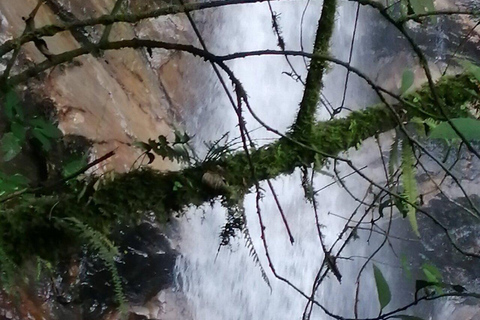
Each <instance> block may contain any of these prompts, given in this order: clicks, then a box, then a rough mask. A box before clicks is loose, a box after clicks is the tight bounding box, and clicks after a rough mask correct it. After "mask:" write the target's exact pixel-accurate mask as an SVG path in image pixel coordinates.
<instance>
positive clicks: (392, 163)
mask: <svg viewBox="0 0 480 320" xmlns="http://www.w3.org/2000/svg"><path fill="white" fill-rule="evenodd" d="M398 141H399V139H398V134H396V135H395V140H394V141H393V143H392V146H391V147H390V155H389V157H388V174H389V175H390V178H391V177H393V174H394V173H395V167H396V165H397V163H398Z"/></svg>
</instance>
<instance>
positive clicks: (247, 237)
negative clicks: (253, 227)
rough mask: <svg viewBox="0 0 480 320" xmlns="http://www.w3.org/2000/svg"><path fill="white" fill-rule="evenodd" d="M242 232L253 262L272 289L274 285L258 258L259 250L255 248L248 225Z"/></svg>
mask: <svg viewBox="0 0 480 320" xmlns="http://www.w3.org/2000/svg"><path fill="white" fill-rule="evenodd" d="M242 233H243V238H244V239H245V246H246V247H247V248H248V249H249V250H250V256H251V257H252V259H253V262H254V263H255V264H256V265H257V266H258V268H259V269H260V273H261V274H262V279H263V281H265V283H266V284H267V286H268V287H269V288H270V290H272V286H271V285H270V281H269V280H268V276H267V273H266V272H265V269H264V268H263V266H262V263H261V262H260V259H259V258H258V253H257V250H255V246H254V245H253V241H252V237H251V236H250V232H249V231H248V228H247V227H246V226H244V227H243V230H242Z"/></svg>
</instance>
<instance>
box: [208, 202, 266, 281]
mask: <svg viewBox="0 0 480 320" xmlns="http://www.w3.org/2000/svg"><path fill="white" fill-rule="evenodd" d="M241 201H242V200H239V202H238V203H236V204H231V203H228V201H227V203H224V205H225V206H227V222H226V223H225V225H224V226H223V228H222V232H221V233H220V239H221V242H220V246H219V248H218V250H220V248H221V247H222V246H226V245H228V244H229V243H230V239H231V238H234V237H235V236H236V232H237V231H238V230H241V232H242V234H243V238H244V239H245V246H246V247H247V248H248V249H249V251H250V252H249V254H250V256H251V257H252V258H253V262H254V263H255V265H257V266H258V268H259V269H260V272H261V275H262V279H263V281H265V283H266V284H267V285H268V287H269V288H270V290H271V289H272V286H271V285H270V281H269V280H268V276H267V273H266V272H265V269H264V268H263V266H262V264H261V262H260V259H259V257H258V253H257V250H255V246H254V245H253V240H252V237H251V236H250V232H249V231H248V228H247V217H246V215H245V208H244V207H243V204H242V203H241ZM217 254H218V252H217Z"/></svg>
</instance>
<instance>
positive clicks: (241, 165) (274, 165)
mask: <svg viewBox="0 0 480 320" xmlns="http://www.w3.org/2000/svg"><path fill="white" fill-rule="evenodd" d="M437 89H438V92H439V93H440V95H441V98H442V99H443V100H444V102H445V104H446V105H448V106H450V112H451V116H455V115H464V114H465V111H464V109H463V108H462V106H464V104H465V103H466V102H472V101H475V100H476V99H477V95H476V94H478V93H479V92H480V89H479V83H478V82H477V81H476V80H474V79H473V78H472V77H470V76H469V75H462V76H455V77H445V78H443V79H441V80H440V81H439V82H438V83H437ZM406 99H407V100H409V101H410V102H411V103H412V104H411V105H408V106H405V105H402V106H400V105H397V106H395V107H394V108H395V109H396V110H397V111H400V110H402V112H401V113H402V115H403V118H402V121H407V120H408V119H411V118H412V117H415V116H417V117H425V113H424V112H421V111H419V110H423V111H428V112H429V113H430V114H434V115H435V114H436V113H435V112H436V111H435V110H436V108H435V107H434V104H433V99H432V97H431V95H430V93H429V90H428V88H426V87H424V88H421V89H419V90H418V91H417V92H416V93H415V94H414V95H411V96H410V97H407V98H406ZM439 118H440V117H439ZM396 126H397V119H396V116H395V115H394V114H393V113H392V111H391V110H390V109H389V108H387V107H385V106H383V105H376V106H372V107H369V108H366V109H365V110H362V111H356V112H352V113H351V114H350V115H349V116H348V117H346V118H343V119H335V120H330V121H326V122H319V123H317V124H316V125H315V126H314V127H313V132H312V134H311V136H310V138H309V139H308V141H306V144H307V145H308V146H309V147H308V148H302V147H299V144H298V143H297V142H295V141H292V139H290V138H281V139H279V140H278V141H276V142H275V143H272V144H270V145H266V146H264V147H261V148H259V149H256V150H252V151H251V160H252V162H253V163H254V165H255V169H256V178H257V179H259V180H265V179H270V178H275V177H278V176H280V175H283V174H289V173H291V172H292V171H293V170H294V169H295V168H296V167H297V166H301V165H305V164H309V163H313V162H314V161H315V160H317V161H318V160H319V158H320V160H322V159H325V158H326V155H336V154H338V153H339V152H342V151H345V150H348V149H349V148H351V147H355V146H358V145H359V144H361V143H362V141H364V140H365V139H367V138H369V137H372V136H374V135H376V134H379V133H382V132H386V131H389V130H391V129H393V128H395V127H396ZM299 150H301V156H300V155H299ZM220 168H221V169H220ZM206 172H211V173H212V172H213V173H215V174H219V175H222V176H223V178H224V179H225V181H226V184H227V187H220V188H212V187H211V186H210V185H208V184H206V183H205V179H203V177H204V174H205V173H206ZM254 183H255V181H254V179H253V178H252V177H251V175H250V169H249V166H248V159H247V158H246V156H245V154H244V153H242V152H238V153H235V154H232V155H229V156H228V157H226V158H225V159H224V160H222V161H219V162H215V163H211V162H209V163H203V164H200V165H198V166H194V167H189V168H186V169H184V170H181V171H178V172H167V173H162V172H158V171H154V170H149V169H140V170H134V171H131V172H129V173H125V174H119V175H117V176H116V177H115V178H114V179H113V180H108V179H105V180H104V181H102V183H101V184H100V185H99V187H98V188H96V190H95V189H94V188H93V183H90V184H87V183H83V182H79V181H75V182H73V183H71V184H70V185H68V186H62V187H61V188H58V189H55V190H50V191H49V193H48V194H36V195H34V194H24V195H21V196H20V197H17V198H13V199H12V200H9V201H7V202H4V203H2V209H1V212H0V232H1V233H0V234H1V241H2V242H3V248H4V250H6V251H7V252H8V253H10V254H13V255H14V256H17V257H18V259H19V260H21V259H22V257H25V256H29V255H31V254H39V255H40V256H43V257H45V258H54V257H55V255H56V254H57V253H58V252H60V251H59V250H53V249H52V248H55V249H60V248H61V247H62V245H72V244H74V243H72V241H74V240H73V238H72V237H71V232H70V231H68V230H65V224H64V223H62V218H65V217H75V218H77V219H78V220H80V221H82V222H84V223H86V224H88V225H90V226H94V227H95V228H96V229H97V230H101V231H105V232H107V233H108V230H110V229H111V228H112V226H113V225H115V224H116V223H122V224H123V223H132V222H135V221H138V220H140V219H141V218H142V217H144V214H145V213H147V212H154V213H155V214H156V216H157V217H158V218H159V219H160V221H165V220H167V219H168V217H169V216H170V215H172V214H173V213H175V212H178V211H181V210H182V209H184V208H185V207H186V206H189V205H200V204H202V203H204V202H207V201H210V200H212V199H215V198H216V197H219V196H224V197H225V198H229V197H236V196H238V195H239V194H243V193H245V192H248V189H249V188H250V187H251V186H253V185H254Z"/></svg>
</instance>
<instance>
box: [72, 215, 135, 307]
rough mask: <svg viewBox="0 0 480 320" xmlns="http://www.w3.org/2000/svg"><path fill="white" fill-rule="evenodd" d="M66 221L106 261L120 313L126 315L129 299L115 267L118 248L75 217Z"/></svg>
mask: <svg viewBox="0 0 480 320" xmlns="http://www.w3.org/2000/svg"><path fill="white" fill-rule="evenodd" d="M64 220H65V221H67V222H69V223H70V225H71V226H72V229H73V230H74V231H75V232H77V233H78V234H79V235H80V237H82V238H83V239H85V240H86V241H87V242H88V244H89V245H90V247H91V248H92V249H93V250H95V251H97V252H98V255H99V257H100V258H101V259H102V260H103V261H104V263H105V266H106V267H107V269H108V270H109V271H110V273H111V275H112V282H113V288H114V293H115V299H116V300H117V302H118V303H119V309H120V312H121V313H122V314H124V315H125V314H126V312H127V299H126V297H125V294H124V292H123V288H122V280H121V279H120V275H119V274H118V270H117V267H116V266H115V257H117V256H118V255H119V252H118V249H117V247H115V246H114V245H113V243H112V242H111V241H110V240H109V239H108V238H106V237H105V236H104V235H103V234H102V233H100V232H98V231H96V230H94V229H93V228H92V227H90V226H89V225H86V224H84V223H83V222H81V221H80V220H78V219H76V218H73V217H69V218H65V219H64Z"/></svg>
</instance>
